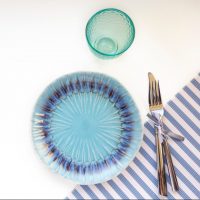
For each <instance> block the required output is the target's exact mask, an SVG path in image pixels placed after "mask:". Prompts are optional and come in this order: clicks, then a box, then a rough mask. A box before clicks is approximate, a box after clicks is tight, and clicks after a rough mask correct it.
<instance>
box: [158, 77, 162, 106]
mask: <svg viewBox="0 0 200 200" xmlns="http://www.w3.org/2000/svg"><path fill="white" fill-rule="evenodd" d="M158 96H159V102H160V104H162V98H161V94H160V85H159V81H158Z"/></svg>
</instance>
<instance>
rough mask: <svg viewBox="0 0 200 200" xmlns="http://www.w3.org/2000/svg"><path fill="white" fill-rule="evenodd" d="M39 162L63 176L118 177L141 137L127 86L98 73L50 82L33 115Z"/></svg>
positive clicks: (87, 180)
mask: <svg viewBox="0 0 200 200" xmlns="http://www.w3.org/2000/svg"><path fill="white" fill-rule="evenodd" d="M32 134H33V141H34V144H35V148H36V150H37V152H38V154H39V155H40V157H41V158H42V160H43V161H44V162H45V163H46V164H47V165H48V166H49V167H50V168H51V169H52V170H53V171H56V172H58V173H59V174H61V175H62V176H64V177H65V178H67V179H70V180H73V181H75V182H77V183H80V184H95V183H100V182H104V181H107V180H109V179H111V178H113V176H116V175H118V174H119V173H120V172H121V171H122V170H123V169H125V168H126V167H127V166H128V164H129V163H130V162H131V161H132V160H133V158H134V156H135V154H136V153H137V151H138V149H139V147H140V145H141V141H142V132H141V121H140V117H139V112H138V109H137V107H136V105H135V103H134V102H133V100H132V98H131V96H130V94H129V93H128V92H127V90H126V89H125V88H124V87H123V86H122V85H121V84H120V83H119V82H118V81H116V80H114V79H113V78H111V77H109V76H106V75H103V74H98V73H82V72H80V73H74V74H70V75H66V76H63V77H61V78H59V79H57V80H56V81H55V82H53V83H52V84H50V85H49V86H48V87H47V88H46V89H45V90H44V92H43V93H42V95H41V96H40V98H39V99H38V102H37V104H36V106H35V109H34V113H33V124H32Z"/></svg>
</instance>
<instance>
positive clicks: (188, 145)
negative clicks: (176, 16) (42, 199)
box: [67, 74, 200, 199]
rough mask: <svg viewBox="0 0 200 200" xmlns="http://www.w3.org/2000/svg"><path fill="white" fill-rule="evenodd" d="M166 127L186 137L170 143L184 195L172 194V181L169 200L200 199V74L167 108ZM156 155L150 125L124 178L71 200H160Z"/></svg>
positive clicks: (92, 187) (75, 192) (79, 189)
mask: <svg viewBox="0 0 200 200" xmlns="http://www.w3.org/2000/svg"><path fill="white" fill-rule="evenodd" d="M164 123H165V128H166V129H169V130H171V131H173V132H175V133H178V134H182V135H183V136H184V137H185V140H184V142H178V141H175V140H170V141H169V144H170V149H171V153H172V159H173V162H174V166H175V170H176V173H177V178H178V182H179V186H180V191H179V192H175V193H174V192H172V190H171V186H170V180H169V179H168V180H167V187H168V198H169V199H200V74H199V75H198V76H197V77H196V78H195V79H193V80H192V81H191V82H190V83H189V84H188V85H187V86H185V87H184V88H183V90H182V91H181V92H180V93H178V94H177V95H176V97H175V98H174V99H173V100H172V101H170V102H169V103H168V104H167V106H166V107H165V117H164ZM155 152H156V149H155V137H154V129H153V124H151V123H150V122H146V123H145V125H144V141H143V143H142V146H141V148H140V151H139V153H138V154H137V156H136V157H135V159H134V160H133V162H131V164H130V165H129V167H128V168H127V169H126V170H125V171H124V172H123V173H122V174H120V175H119V176H118V177H115V178H114V179H113V180H110V181H108V182H106V183H103V184H97V185H90V186H81V185H80V186H77V187H76V189H74V190H73V192H72V193H71V194H70V195H69V196H68V197H67V198H69V199H159V196H158V187H157V171H156V154H155ZM166 172H167V170H166ZM167 175H168V174H167Z"/></svg>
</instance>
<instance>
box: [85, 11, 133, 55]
mask: <svg viewBox="0 0 200 200" xmlns="http://www.w3.org/2000/svg"><path fill="white" fill-rule="evenodd" d="M134 37H135V27H134V24H133V22H132V20H131V18H130V17H129V16H128V15H127V14H126V13H124V12H123V11H121V10H118V9H115V8H107V9H103V10H100V11H98V12H97V13H95V14H94V15H93V16H92V17H91V18H90V19H89V21H88V23H87V25H86V38H87V42H88V44H89V46H90V48H91V50H92V51H93V52H94V53H95V55H97V56H99V57H101V58H113V57H117V56H119V55H120V54H122V53H124V52H125V51H126V50H127V49H128V48H129V47H130V46H131V44H132V43H133V40H134Z"/></svg>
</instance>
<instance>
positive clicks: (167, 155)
mask: <svg viewBox="0 0 200 200" xmlns="http://www.w3.org/2000/svg"><path fill="white" fill-rule="evenodd" d="M162 145H163V150H164V154H165V158H166V163H167V168H168V172H169V177H170V181H171V186H172V190H173V191H178V190H179V185H178V180H177V177H176V172H175V169H174V164H173V161H172V157H171V152H170V148H169V144H168V141H167V138H166V139H164V140H163V143H162Z"/></svg>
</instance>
